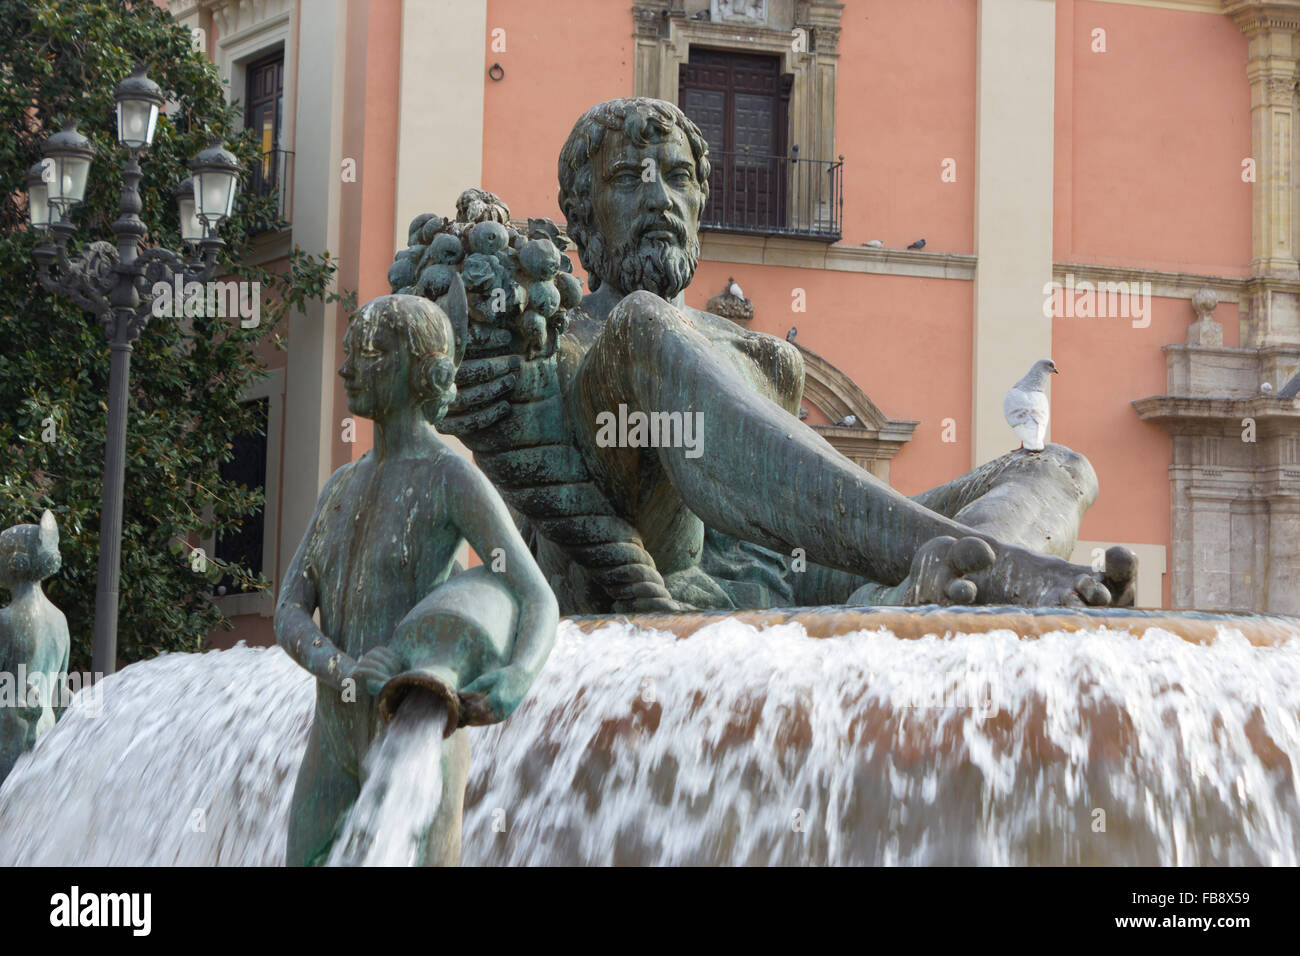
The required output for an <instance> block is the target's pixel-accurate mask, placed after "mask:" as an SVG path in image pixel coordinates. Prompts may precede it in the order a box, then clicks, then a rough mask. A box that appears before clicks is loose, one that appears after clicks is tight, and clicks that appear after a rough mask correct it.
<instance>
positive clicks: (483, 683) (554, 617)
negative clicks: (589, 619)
mask: <svg viewBox="0 0 1300 956" xmlns="http://www.w3.org/2000/svg"><path fill="white" fill-rule="evenodd" d="M462 467H463V471H462V475H463V476H465V480H464V481H462V482H460V483H459V486H460V488H462V489H463V490H464V492H465V494H464V498H463V503H462V505H461V507H459V508H457V509H456V513H455V515H454V516H453V520H454V522H455V524H456V527H457V529H458V530H459V532H460V534H461V536H462V537H463V538H464V539H465V540H466V541H468V542H469V545H470V547H471V548H473V549H474V551H475V552H476V553H477V554H478V556H479V558H480V559H482V560H483V561H485V562H486V561H491V560H493V553H494V552H495V551H496V549H498V548H499V549H501V553H500V554H499V555H498V557H502V558H504V570H503V571H502V572H501V574H502V575H503V576H504V578H505V583H506V586H507V587H508V588H509V590H510V592H511V594H512V595H513V596H514V598H515V600H516V602H517V603H518V605H519V620H518V623H517V624H516V628H515V643H514V649H513V652H512V653H511V656H510V662H509V664H507V665H506V667H505V668H503V669H502V671H501V672H496V673H495V674H486V675H484V676H483V677H482V678H480V679H479V680H478V681H475V682H474V683H472V684H470V685H469V686H467V687H466V688H464V693H466V694H472V693H475V692H479V691H481V692H484V693H486V694H487V695H488V697H489V704H490V705H491V706H492V707H493V709H494V710H495V711H496V717H497V719H504V718H505V717H507V716H509V714H510V712H511V711H512V710H514V708H515V707H516V706H518V704H519V701H520V700H522V699H523V695H524V693H525V692H527V690H528V686H529V685H530V684H531V683H532V681H533V678H535V677H536V676H537V673H538V672H539V671H540V670H541V669H542V665H543V664H545V663H546V657H547V655H548V654H549V653H550V652H551V646H552V645H553V644H554V643H555V630H556V627H557V626H558V624H559V615H560V610H559V604H558V603H557V601H556V599H555V594H554V593H553V592H552V591H551V588H550V586H549V585H548V584H547V583H546V578H545V577H544V576H543V575H542V572H541V569H540V568H539V567H538V566H537V562H536V561H535V560H534V559H533V556H532V554H531V553H530V552H529V550H528V545H527V544H526V543H525V542H524V539H523V537H522V536H521V535H520V534H519V529H518V528H516V527H515V523H514V521H513V520H511V518H510V512H509V510H508V509H507V508H506V505H505V502H504V501H502V500H501V496H500V495H498V494H497V491H496V489H495V488H493V487H492V484H491V482H489V481H488V480H487V478H486V477H485V476H484V475H483V474H482V473H481V472H480V471H479V470H478V469H477V468H476V467H474V466H473V465H471V464H469V463H468V462H465V463H463V465H462ZM476 685H477V686H476Z"/></svg>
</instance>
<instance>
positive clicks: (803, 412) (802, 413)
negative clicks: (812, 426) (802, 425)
mask: <svg viewBox="0 0 1300 956" xmlns="http://www.w3.org/2000/svg"><path fill="white" fill-rule="evenodd" d="M811 414H812V412H810V411H809V410H808V406H807V405H800V406H799V420H800V421H802V420H803V419H805V418H807V417H808V416H809V415H811Z"/></svg>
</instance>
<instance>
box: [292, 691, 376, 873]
mask: <svg viewBox="0 0 1300 956" xmlns="http://www.w3.org/2000/svg"><path fill="white" fill-rule="evenodd" d="M327 736H328V735H327V734H326V733H325V732H324V730H323V728H322V726H321V717H320V712H319V711H317V713H316V716H315V718H314V719H313V720H312V725H311V733H310V734H309V735H308V737H307V750H306V752H305V753H304V754H303V757H302V765H301V766H300V767H299V768H298V782H297V783H296V784H295V785H294V788H293V803H292V804H291V805H290V808H289V846H288V851H287V853H286V854H285V861H286V863H287V865H288V866H322V865H324V863H325V861H326V860H327V859H328V858H329V853H330V848H331V847H332V846H333V844H334V839H335V837H337V836H338V828H339V825H340V823H341V822H342V820H343V819H344V817H345V815H346V814H347V812H348V810H349V809H350V808H351V807H352V805H353V804H354V803H355V802H356V799H357V796H358V794H359V793H360V792H361V785H360V783H359V782H358V780H357V778H356V777H355V776H353V774H351V773H349V772H348V770H347V769H346V768H345V767H344V766H343V765H342V764H341V763H340V762H339V760H338V758H337V757H336V756H335V754H334V753H333V752H332V751H331V748H330V747H329V746H328V745H327V743H326V739H327Z"/></svg>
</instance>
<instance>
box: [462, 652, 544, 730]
mask: <svg viewBox="0 0 1300 956" xmlns="http://www.w3.org/2000/svg"><path fill="white" fill-rule="evenodd" d="M531 684H532V680H531V678H530V677H529V675H528V674H525V673H524V672H523V671H521V670H519V669H518V668H516V667H501V668H498V669H497V670H494V671H488V672H487V673H486V674H484V675H483V676H482V677H480V678H479V679H478V680H475V681H471V682H470V683H469V684H467V685H466V686H465V687H463V688H462V689H461V691H460V726H462V727H465V726H467V725H471V724H473V725H477V724H495V723H500V722H501V721H503V720H505V719H506V718H507V717H509V716H510V715H511V714H512V713H514V711H515V708H516V707H518V706H519V702H520V701H522V700H523V699H524V695H525V694H527V693H528V687H529V685H531Z"/></svg>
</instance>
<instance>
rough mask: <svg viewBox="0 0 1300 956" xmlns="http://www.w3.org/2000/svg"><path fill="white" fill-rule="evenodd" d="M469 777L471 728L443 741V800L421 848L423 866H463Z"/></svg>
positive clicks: (459, 731) (457, 732) (463, 729)
mask: <svg viewBox="0 0 1300 956" xmlns="http://www.w3.org/2000/svg"><path fill="white" fill-rule="evenodd" d="M468 780H469V730H468V728H465V727H462V728H461V729H460V730H458V731H456V732H455V733H454V734H452V735H451V736H450V737H448V738H447V739H446V740H444V741H443V742H442V802H441V803H440V804H439V808H438V815H437V817H436V818H435V819H434V821H433V826H431V827H430V828H429V831H428V833H427V834H426V836H425V840H424V845H423V847H422V848H421V857H422V861H421V865H423V866H460V843H461V833H460V828H461V822H462V819H463V817H464V812H465V784H466V783H467V782H468Z"/></svg>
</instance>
